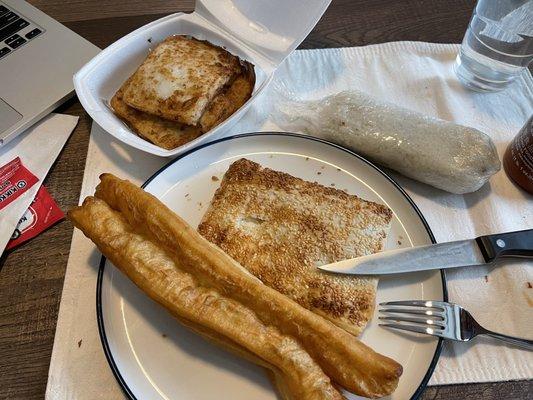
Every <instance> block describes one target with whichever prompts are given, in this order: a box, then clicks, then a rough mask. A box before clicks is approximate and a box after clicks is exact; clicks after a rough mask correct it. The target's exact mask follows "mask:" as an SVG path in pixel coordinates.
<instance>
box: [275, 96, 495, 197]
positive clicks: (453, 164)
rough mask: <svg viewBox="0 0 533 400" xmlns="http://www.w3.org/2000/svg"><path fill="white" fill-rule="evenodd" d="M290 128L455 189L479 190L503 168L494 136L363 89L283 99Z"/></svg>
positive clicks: (281, 116) (284, 122)
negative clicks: (315, 97)
mask: <svg viewBox="0 0 533 400" xmlns="http://www.w3.org/2000/svg"><path fill="white" fill-rule="evenodd" d="M274 116H275V119H276V123H277V125H279V126H280V127H281V128H283V129H284V130H288V131H300V132H304V133H307V134H309V135H312V136H316V137H320V138H323V139H327V140H329V141H331V142H334V143H337V144H340V145H342V146H344V147H347V148H349V149H351V150H353V151H355V152H356V153H358V154H361V155H362V156H364V157H366V158H368V159H369V160H372V161H374V162H376V163H377V164H380V165H383V166H385V167H387V168H391V169H393V170H395V171H398V172H400V173H401V174H403V175H405V176H408V177H410V178H412V179H416V180H418V181H421V182H424V183H426V184H429V185H432V186H434V187H437V188H439V189H442V190H446V191H448V192H451V193H457V194H463V193H469V192H474V191H476V190H478V189H479V188H480V187H481V186H483V185H484V184H485V183H486V182H487V181H488V179H489V178H490V177H491V176H492V175H494V174H495V173H496V172H498V171H499V170H500V168H501V164H500V160H499V158H498V153H497V152H496V147H495V146H494V144H493V142H492V140H491V139H490V138H489V137H488V136H487V135H485V134H484V133H482V132H480V131H478V130H477V129H474V128H469V127H466V126H461V125H457V124H454V123H451V122H447V121H443V120H440V119H437V118H433V117H429V116H426V115H423V114H420V113H417V112H414V111H411V110H407V109H405V108H402V107H399V106H397V105H395V104H391V103H386V102H382V101H379V100H377V99H374V98H373V97H371V96H369V95H367V94H365V93H362V92H359V91H345V92H341V93H338V94H334V95H331V96H328V97H325V98H323V99H320V100H316V101H301V102H299V101H290V100H287V101H285V102H281V103H280V104H279V106H278V110H277V112H276V113H274Z"/></svg>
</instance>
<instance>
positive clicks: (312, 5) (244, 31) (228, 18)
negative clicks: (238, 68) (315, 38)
mask: <svg viewBox="0 0 533 400" xmlns="http://www.w3.org/2000/svg"><path fill="white" fill-rule="evenodd" d="M330 2H331V0H305V1H302V0H268V1H265V0H197V2H196V10H195V12H197V13H198V14H199V15H201V16H202V17H204V18H205V19H207V20H208V21H210V22H212V23H213V24H215V25H216V26H218V27H220V28H221V29H223V30H224V31H226V32H227V33H229V34H230V35H231V36H233V37H235V38H237V39H239V40H240V41H242V42H243V43H245V44H246V45H247V46H249V47H250V48H252V49H253V50H255V51H257V52H258V53H260V54H261V55H262V56H264V57H265V58H266V59H268V60H269V61H271V62H272V64H274V65H275V66H277V65H279V64H280V63H281V62H282V61H283V60H284V59H285V57H287V56H288V55H289V54H290V53H291V52H292V51H293V50H294V49H296V47H298V45H299V44H300V43H301V42H302V41H303V40H304V39H305V37H306V36H307V35H308V34H309V32H311V30H312V29H313V27H314V26H315V25H316V23H317V22H318V20H319V19H320V17H321V16H322V14H324V11H326V9H327V8H328V6H329V3H330Z"/></svg>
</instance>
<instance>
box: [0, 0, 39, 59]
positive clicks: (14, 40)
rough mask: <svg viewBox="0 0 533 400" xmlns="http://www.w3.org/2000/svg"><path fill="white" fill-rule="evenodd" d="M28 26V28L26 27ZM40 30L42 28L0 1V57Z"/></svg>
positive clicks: (36, 34) (25, 41)
mask: <svg viewBox="0 0 533 400" xmlns="http://www.w3.org/2000/svg"><path fill="white" fill-rule="evenodd" d="M30 25H31V26H30ZM28 27H30V28H29V29H26V28H28ZM21 31H23V32H21ZM42 32H43V30H42V29H40V28H38V27H37V26H35V24H33V23H32V22H31V21H28V20H26V19H24V18H23V17H22V16H21V15H19V14H17V13H16V12H14V11H12V10H10V9H9V8H7V7H6V6H4V5H2V4H1V3H0V58H2V57H5V56H7V55H8V54H10V53H11V52H12V51H13V50H15V49H16V48H18V47H20V46H22V45H23V44H25V43H27V42H28V41H29V40H31V39H33V38H34V37H36V36H39V35H40V34H41V33H42Z"/></svg>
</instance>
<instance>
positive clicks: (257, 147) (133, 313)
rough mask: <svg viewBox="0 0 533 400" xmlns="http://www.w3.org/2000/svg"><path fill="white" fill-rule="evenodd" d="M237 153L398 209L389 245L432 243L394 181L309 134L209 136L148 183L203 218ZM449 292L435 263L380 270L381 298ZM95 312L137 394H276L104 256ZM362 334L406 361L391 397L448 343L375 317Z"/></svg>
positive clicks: (412, 382)
mask: <svg viewBox="0 0 533 400" xmlns="http://www.w3.org/2000/svg"><path fill="white" fill-rule="evenodd" d="M241 157H246V158H248V159H251V160H253V161H256V162H258V163H260V164H261V165H263V166H266V167H270V168H272V169H276V170H280V171H284V172H287V173H289V174H291V175H294V176H297V177H300V178H303V179H305V180H308V181H317V182H319V183H321V184H323V185H325V186H333V185H334V186H335V187H336V188H339V189H345V190H347V191H348V192H349V193H351V194H356V195H358V196H360V197H362V198H364V199H368V200H372V201H375V202H379V203H382V204H386V205H387V206H389V207H390V208H391V209H392V211H393V212H394V218H393V220H392V228H391V231H390V234H389V237H388V241H387V244H386V249H395V248H398V247H408V246H414V245H423V244H428V243H431V242H434V239H433V235H432V233H431V231H430V229H429V227H428V225H427V223H426V221H425V220H424V217H423V216H422V214H421V213H420V211H418V209H417V208H416V206H415V205H414V203H413V202H412V200H411V199H410V198H409V197H408V196H407V194H406V193H405V192H404V191H403V190H402V189H401V188H400V187H399V186H398V185H397V184H396V183H395V182H394V181H393V180H392V179H390V178H389V177H388V176H387V175H386V174H384V173H383V172H382V171H380V170H379V169H378V168H376V167H375V166H374V165H372V164H371V163H369V162H368V161H366V160H364V159H363V158H361V157H360V156H358V155H356V154H354V153H353V152H350V151H348V150H346V149H344V148H342V147H339V146H336V145H334V144H331V143H328V142H325V141H322V140H319V139H315V138H311V137H307V136H301V135H294V134H283V133H269V134H265V133H260V134H247V135H239V136H235V137H230V138H225V139H221V140H218V141H215V142H211V143H208V144H205V145H203V146H201V147H198V148H196V149H194V150H192V151H190V152H188V153H186V154H184V155H182V156H181V157H179V158H177V159H175V160H173V161H172V162H170V163H169V164H168V165H166V166H165V167H164V168H162V169H161V170H160V171H158V172H157V173H156V174H155V175H154V176H152V178H150V179H149V180H148V181H147V182H146V183H145V185H144V187H145V189H146V190H147V191H148V192H150V193H152V194H154V195H155V196H156V197H157V198H159V199H160V200H161V201H162V202H163V203H165V204H166V205H167V206H168V207H170V208H171V209H172V210H173V211H175V212H176V213H177V214H179V215H180V216H181V217H183V218H184V219H185V220H187V221H188V222H189V223H190V224H191V225H193V226H197V225H198V223H199V221H200V219H201V217H202V215H203V213H204V212H205V211H206V209H207V207H208V205H209V202H210V201H211V198H212V196H213V194H214V192H215V190H216V189H217V187H218V186H219V184H220V179H221V178H222V176H223V175H224V173H225V171H226V170H227V169H228V167H229V165H230V164H231V163H232V162H233V161H235V160H237V159H239V158H241ZM446 297H447V296H446V284H445V279H444V274H443V273H441V272H439V271H430V272H417V273H411V274H404V275H394V276H391V277H384V278H382V279H381V280H380V283H379V286H378V291H377V301H378V302H382V301H389V300H409V299H427V300H447V298H446ZM97 313H98V324H99V329H100V336H101V339H102V344H103V347H104V350H105V353H106V356H107V358H108V361H109V364H110V366H111V368H112V370H113V373H114V374H115V376H116V378H117V380H118V381H119V383H120V385H121V386H122V388H123V389H124V392H125V393H126V394H127V395H128V396H129V397H130V398H132V399H139V400H140V399H142V400H147V399H180V400H189V399H190V400H207V399H232V400H245V399H246V400H250V399H253V400H274V399H277V398H278V397H277V395H276V393H275V392H274V390H273V389H272V386H271V384H270V382H269V380H268V379H267V376H266V374H265V373H264V371H263V370H262V368H260V367H257V366H255V365H254V364H251V363H249V362H247V361H244V360H242V359H240V358H238V357H237V356H234V355H232V354H230V353H228V352H226V351H224V350H222V349H219V348H217V347H216V346H214V345H212V344H210V343H208V342H206V341H205V340H203V339H202V338H200V337H199V336H197V335H196V334H194V333H191V332H190V331H188V330H187V329H186V328H184V327H182V326H181V325H180V324H179V323H178V322H176V321H175V320H174V319H173V318H172V317H171V316H170V314H168V313H167V312H166V311H165V310H164V309H163V308H162V307H160V306H159V305H158V304H156V303H155V302H153V301H152V300H150V299H149V298H148V296H146V295H144V294H143V293H142V292H141V291H140V290H139V289H138V288H137V287H136V286H135V285H134V284H133V283H131V282H130V281H129V279H128V278H126V277H125V276H124V275H122V274H121V273H120V272H119V271H118V270H117V269H115V268H114V267H113V266H112V265H110V263H109V262H106V261H105V260H103V261H102V264H101V267H100V273H99V278H98V289H97ZM376 313H377V310H376ZM361 339H362V341H363V342H365V343H366V344H368V345H369V346H371V347H372V348H373V349H375V350H376V351H378V352H380V353H382V354H385V355H387V356H389V357H392V358H393V359H395V360H396V361H398V362H400V363H401V364H402V366H403V368H404V372H403V375H402V377H401V379H400V383H399V386H398V388H397V390H396V391H395V392H394V394H393V395H392V396H391V399H401V400H405V399H409V398H417V397H418V396H419V395H420V393H421V392H422V390H423V389H424V387H425V385H426V383H427V381H428V380H429V377H430V376H431V373H432V372H433V369H434V367H435V364H436V363H437V359H438V357H439V353H440V349H441V346H442V342H441V341H440V340H438V339H436V338H434V337H429V336H421V335H417V334H413V335H411V334H407V333H406V334H404V333H399V332H397V331H389V330H386V329H384V328H382V327H379V326H378V324H377V315H374V318H373V319H372V321H371V322H370V323H369V325H368V327H367V328H366V330H365V331H364V333H363V335H362V336H361ZM349 398H350V399H356V398H357V396H354V395H349Z"/></svg>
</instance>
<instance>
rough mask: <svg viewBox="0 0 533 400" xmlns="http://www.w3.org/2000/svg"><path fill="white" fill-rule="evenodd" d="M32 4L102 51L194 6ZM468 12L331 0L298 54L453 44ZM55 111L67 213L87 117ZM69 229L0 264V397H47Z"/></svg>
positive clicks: (474, 394)
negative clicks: (68, 128)
mask: <svg viewBox="0 0 533 400" xmlns="http://www.w3.org/2000/svg"><path fill="white" fill-rule="evenodd" d="M29 1H30V3H32V4H33V5H35V6H36V7H38V8H40V9H41V10H42V11H44V12H45V13H47V14H49V15H50V16H52V17H53V18H55V19H57V20H58V21H60V22H62V23H64V24H65V25H66V26H67V27H69V28H70V29H72V30H73V31H75V32H77V33H78V34H80V35H82V36H84V37H85V38H87V39H88V40H90V41H91V42H93V43H94V44H95V45H97V46H99V47H100V48H104V47H106V46H108V45H109V44H111V43H113V42H114V41H115V40H117V39H119V38H120V37H121V36H123V35H125V34H127V33H129V32H131V31H132V30H134V29H136V28H138V27H140V26H141V25H144V24H146V23H148V22H151V21H153V20H155V19H157V18H160V17H162V16H164V15H167V14H170V13H173V12H177V11H186V12H188V11H192V10H193V9H194V1H192V0H70V1H67V0H29ZM473 7H474V2H473V1H471V0H404V1H395V0H333V2H332V4H331V6H330V7H329V9H328V10H327V11H326V13H325V14H324V16H323V17H322V19H321V20H320V22H319V23H318V25H317V26H316V27H315V29H314V30H313V31H312V32H311V34H310V35H309V36H308V37H307V39H306V40H305V41H304V42H303V43H302V45H301V46H300V48H323V47H345V46H361V45H367V44H375V43H383V42H389V41H398V40H418V41H427V42H440V43H459V42H460V41H461V39H462V36H463V33H464V32H465V30H466V27H467V24H468V20H469V18H470V15H471V13H472V9H473ZM57 111H58V112H62V113H66V114H71V115H77V116H79V117H80V122H79V124H78V126H77V128H76V129H75V131H74V133H73V135H72V136H71V138H70V139H69V141H68V142H67V145H66V146H65V148H64V150H63V152H62V153H61V155H60V156H59V158H58V160H57V162H56V163H55V165H54V166H53V168H52V170H51V172H50V174H49V175H48V177H47V178H46V180H45V182H44V183H45V185H46V186H47V188H48V190H49V192H50V193H51V194H52V196H53V197H54V198H55V199H56V200H57V202H58V204H59V205H60V206H61V208H62V209H63V210H67V209H69V208H70V207H72V206H74V205H76V204H77V203H78V197H79V192H80V187H81V182H82V177H83V170H84V166H85V157H86V153H87V145H88V142H89V132H90V128H91V119H90V118H89V116H88V115H87V114H86V113H85V112H84V110H83V109H82V107H81V105H80V103H79V102H78V101H77V100H76V99H73V100H71V101H69V102H68V103H67V104H65V105H63V106H61V107H60V108H59V110H57ZM72 229H73V228H72V225H71V224H70V223H69V222H68V221H63V222H61V223H59V224H58V225H56V226H55V227H53V228H52V229H49V230H48V231H46V232H45V233H43V234H41V235H40V236H38V237H37V238H35V239H33V240H31V241H30V242H29V243H26V244H24V245H22V246H21V247H19V248H17V249H15V250H14V251H12V252H8V253H7V254H4V256H3V257H2V258H1V259H0V399H34V398H35V399H39V398H43V397H44V392H45V388H46V381H47V373H48V366H49V363H50V355H51V352H52V344H53V340H54V333H55V328H56V321H57V314H58V310H59V303H60V299H61V290H62V287H63V279H64V275H65V268H66V265H67V259H68V254H69V249H70V240H71V236H72ZM90 369H91V367H90V366H87V373H91V370H90ZM104 390H105V388H102V391H104ZM103 393H104V392H103ZM531 393H533V383H532V382H525V381H521V382H520V381H519V382H501V383H485V384H468V385H451V386H440V387H430V388H428V389H427V390H426V391H425V393H424V394H423V396H422V398H423V399H462V400H467V399H478V398H483V399H489V400H490V399H526V398H530V399H531V398H532V397H531V396H532V395H531Z"/></svg>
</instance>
